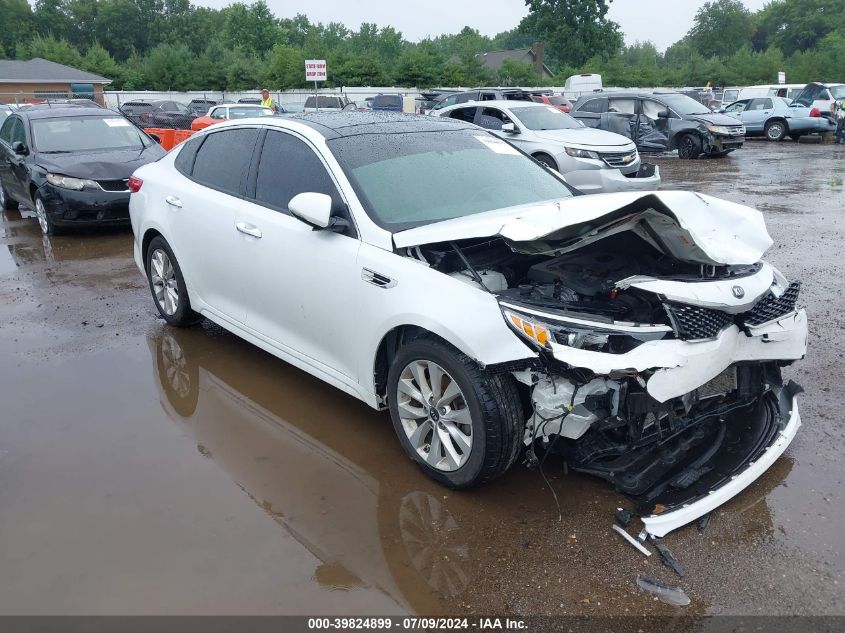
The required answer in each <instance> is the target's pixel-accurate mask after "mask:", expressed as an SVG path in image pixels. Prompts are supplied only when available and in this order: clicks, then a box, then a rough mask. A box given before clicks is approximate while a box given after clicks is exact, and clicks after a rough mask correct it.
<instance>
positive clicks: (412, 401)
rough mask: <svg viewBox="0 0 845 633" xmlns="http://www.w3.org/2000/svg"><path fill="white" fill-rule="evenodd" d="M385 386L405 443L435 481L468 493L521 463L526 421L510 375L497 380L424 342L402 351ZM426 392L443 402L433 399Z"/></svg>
mask: <svg viewBox="0 0 845 633" xmlns="http://www.w3.org/2000/svg"><path fill="white" fill-rule="evenodd" d="M441 372H442V374H441ZM418 376H419V378H418ZM400 381H401V383H402V384H401V385H400ZM420 381H422V382H424V383H425V384H424V385H423V386H422V388H420ZM387 385H388V391H387V393H388V401H389V402H388V403H389V407H390V417H391V418H392V420H393V428H394V430H395V431H396V435H397V436H398V437H399V442H400V443H401V444H402V448H404V449H405V452H406V453H407V454H408V456H409V457H410V458H411V459H412V460H414V461H415V462H416V463H417V465H418V466H419V467H420V468H421V469H422V471H423V472H424V473H425V474H426V475H428V476H429V477H431V478H432V479H434V480H435V481H438V482H440V483H441V484H444V485H446V486H448V487H450V488H468V487H471V486H476V485H479V484H483V483H486V482H488V481H490V480H492V479H495V478H496V477H498V476H500V475H501V474H502V473H504V472H505V471H506V470H507V469H508V468H510V467H511V465H512V464H513V463H514V461H516V458H517V455H518V454H519V450H520V447H521V446H522V430H523V428H524V426H525V419H524V415H523V411H522V405H521V402H520V399H519V393H518V392H517V388H516V384H515V383H514V379H513V377H512V376H510V375H509V374H496V375H491V374H489V373H487V372H486V371H484V370H482V369H480V368H479V367H478V365H477V364H476V363H475V362H474V361H473V360H472V359H470V358H469V357H468V356H467V355H466V354H462V353H461V352H459V351H458V350H456V349H454V348H452V347H451V346H449V345H448V344H446V343H444V342H442V341H440V340H439V339H436V338H434V337H422V338H418V339H416V340H414V341H411V342H410V343H407V344H405V345H404V346H402V347H401V348H400V349H399V351H398V352H397V354H396V357H395V358H394V360H393V363H392V365H391V366H390V371H389V372H388V377H387ZM427 391H431V392H438V393H439V395H440V397H439V398H437V397H432V398H429V397H427V396H428V395H429V394H427V393H426V392H427ZM413 393H416V397H414V396H413V395H411V394H413ZM449 394H452V396H451V398H450V396H449ZM433 395H434V396H437V395H438V394H437V393H434V394H433ZM432 410H434V411H435V412H434V413H432V412H431V411H432ZM459 420H461V421H459ZM456 427H457V428H458V430H459V431H460V432H461V433H460V434H457V433H456V432H455V428H456ZM467 440H469V441H468V442H467ZM467 444H468V447H467ZM434 451H436V453H435V452H434ZM450 453H451V455H452V459H451V460H450V457H449V454H450ZM441 455H442V456H443V457H442V458H441V457H440V456H441ZM455 458H457V459H455ZM456 466H457V467H456Z"/></svg>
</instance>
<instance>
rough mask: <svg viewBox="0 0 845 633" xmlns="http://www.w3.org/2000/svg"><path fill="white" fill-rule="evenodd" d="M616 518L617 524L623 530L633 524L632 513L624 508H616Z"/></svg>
mask: <svg viewBox="0 0 845 633" xmlns="http://www.w3.org/2000/svg"><path fill="white" fill-rule="evenodd" d="M615 517H616V522H617V523H618V524H619V525H620V526H622V527H623V528H626V527H628V524H629V523H630V522H631V513H630V512H628V511H627V510H625V509H624V508H616V514H615Z"/></svg>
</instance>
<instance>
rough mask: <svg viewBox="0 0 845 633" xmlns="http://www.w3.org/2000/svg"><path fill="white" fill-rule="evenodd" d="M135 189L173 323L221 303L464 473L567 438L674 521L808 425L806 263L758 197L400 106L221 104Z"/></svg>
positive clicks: (217, 315) (739, 482) (220, 318)
mask: <svg viewBox="0 0 845 633" xmlns="http://www.w3.org/2000/svg"><path fill="white" fill-rule="evenodd" d="M130 187H131V189H132V190H133V192H134V193H133V194H132V197H131V203H130V214H131V218H132V226H133V230H134V234H135V241H134V249H135V260H136V262H137V264H138V267H139V268H140V270H141V271H142V272H143V274H144V275H145V276H146V277H147V279H148V281H149V287H150V290H151V292H152V296H153V300H154V302H155V305H156V307H157V309H158V311H159V312H160V313H161V316H162V317H163V318H164V319H165V321H167V323H169V324H171V325H173V326H188V325H191V324H193V323H196V322H197V321H199V320H200V319H202V318H208V319H210V320H212V321H214V322H215V323H217V324H219V325H221V326H222V327H224V328H226V329H228V330H230V331H231V332H233V333H235V334H237V335H238V336H240V337H242V338H244V339H246V340H247V341H250V342H252V343H253V344H255V345H257V346H258V347H260V348H262V349H264V350H266V351H268V352H270V353H271V354H274V355H276V356H278V357H279V358H281V359H283V360H286V361H287V362H289V363H292V364H293V365H296V366H297V367H300V368H302V369H304V370H305V371H307V372H310V373H311V374H313V375H315V376H317V377H318V378H320V379H322V380H324V381H325V382H327V383H328V384H330V385H332V386H334V387H337V388H339V389H342V390H343V391H345V392H347V393H349V394H351V395H352V396H354V397H356V398H359V399H361V400H363V401H364V402H366V403H367V404H369V405H370V406H372V407H374V408H377V409H385V408H386V409H389V410H390V415H391V418H392V420H393V426H394V429H395V432H396V434H397V436H398V437H399V441H400V442H401V444H402V446H403V448H404V449H405V451H406V452H407V454H408V456H409V457H410V458H411V459H412V460H414V461H415V462H416V463H417V464H419V466H420V467H421V468H422V470H423V471H424V472H425V473H426V474H427V475H429V476H431V477H432V478H434V479H436V480H437V481H439V482H442V483H443V484H445V485H447V486H451V487H456V488H461V487H467V486H472V485H475V484H481V483H484V482H487V481H489V480H491V479H493V478H495V477H497V476H499V475H501V474H502V473H504V472H505V471H506V470H507V469H508V468H510V467H511V466H512V465H513V464H514V463H515V462H516V461H517V457H518V456H519V455H520V453H521V452H522V451H525V453H526V457H527V461H528V462H529V463H536V462H537V457H536V452H538V451H546V452H554V453H560V454H561V455H563V457H564V458H565V459H566V461H567V463H568V464H569V466H570V468H572V469H574V470H578V471H582V472H586V473H590V474H593V475H596V476H598V477H601V478H604V479H606V480H607V481H609V482H612V483H613V484H614V485H615V486H616V488H617V489H618V490H619V491H620V492H621V493H623V494H624V495H626V496H627V497H628V498H630V499H632V500H633V502H634V503H636V504H637V507H638V509H639V512H640V513H641V515H642V516H644V519H643V521H644V523H645V526H646V530H647V531H648V532H649V533H651V534H653V535H656V536H662V535H663V534H665V533H667V532H669V531H671V530H673V529H675V528H677V527H680V526H681V525H683V524H685V523H688V522H689V521H692V520H694V519H696V518H697V517H699V516H701V515H703V514H705V513H706V512H709V511H710V510H712V509H713V508H714V507H715V506H717V505H719V504H720V503H723V502H724V501H726V500H727V499H729V498H730V497H732V496H734V495H735V494H737V493H738V492H739V491H741V490H742V489H744V488H745V487H746V486H748V485H749V484H750V483H751V482H752V481H754V480H755V479H756V478H757V477H758V476H759V475H760V474H761V473H762V472H763V471H764V470H765V469H766V468H768V466H769V465H771V463H772V462H773V461H774V460H775V459H777V457H778V456H779V455H780V454H781V453H782V452H783V451H784V449H785V448H786V446H787V445H788V444H789V442H790V441H791V440H792V438H793V437H794V435H795V432H796V430H797V429H798V426H799V425H800V417H799V415H798V407H797V401H796V394H797V393H798V391H799V390H800V388H798V387H797V385H795V384H794V383H792V382H785V381H783V380H782V379H781V374H780V368H781V367H782V366H783V365H786V364H789V363H791V362H792V361H795V360H797V359H800V358H802V357H803V355H804V352H805V347H806V336H807V320H806V315H805V313H804V311H803V310H800V309H798V308H797V307H796V301H797V297H798V292H799V288H800V284H798V283H797V282H793V283H789V282H788V281H787V280H786V279H785V278H784V276H783V275H782V274H781V273H780V272H778V271H777V270H775V269H774V268H773V267H772V266H771V265H769V264H768V263H766V262H765V261H762V260H761V257H762V255H763V253H764V252H765V251H766V250H767V249H768V247H769V246H770V245H771V243H772V242H771V239H770V238H769V235H768V233H767V231H766V228H765V225H764V223H763V220H762V216H761V214H760V213H759V212H757V211H755V210H752V209H749V208H747V207H743V206H740V205H737V204H732V203H729V202H724V201H722V200H719V199H716V198H711V197H708V196H704V195H698V194H694V193H687V192H661V193H654V194H641V193H622V194H605V195H596V196H581V195H577V192H574V191H573V189H572V188H571V187H570V186H568V185H567V184H566V183H565V182H564V181H563V179H562V177H561V176H560V175H559V174H558V173H557V172H554V171H551V170H548V169H546V168H544V167H542V166H540V165H539V164H538V163H537V162H535V161H534V160H532V159H530V158H528V157H526V156H525V155H524V154H522V153H521V152H519V151H517V150H516V149H514V148H513V147H512V146H511V145H509V144H508V143H506V142H505V141H503V140H502V139H500V138H498V137H496V136H494V135H492V134H490V133H488V132H486V131H484V130H482V129H479V128H478V127H476V126H474V125H471V124H467V123H463V122H459V121H452V120H449V119H442V118H441V119H438V118H434V117H409V116H404V115H401V114H396V115H392V114H386V113H374V114H366V113H322V114H305V115H297V116H293V117H290V118H287V119H278V118H266V119H253V120H244V121H230V122H226V123H221V124H219V125H216V126H213V127H211V128H208V129H207V130H205V131H203V132H201V133H199V134H197V135H195V136H193V137H192V138H191V139H189V140H188V141H186V142H184V143H182V144H181V145H179V146H178V147H177V148H175V149H174V150H173V151H171V152H170V153H169V154H168V155H167V156H166V157H164V158H163V159H161V160H160V161H158V162H156V163H154V164H151V165H147V166H144V167H142V168H140V169H139V170H138V171H137V172H136V173H135V175H134V176H133V177H132V179H131V181H130ZM338 423H342V421H340V420H339V421H338ZM656 504H660V507H661V511H660V512H659V513H652V509H653V508H655V506H656Z"/></svg>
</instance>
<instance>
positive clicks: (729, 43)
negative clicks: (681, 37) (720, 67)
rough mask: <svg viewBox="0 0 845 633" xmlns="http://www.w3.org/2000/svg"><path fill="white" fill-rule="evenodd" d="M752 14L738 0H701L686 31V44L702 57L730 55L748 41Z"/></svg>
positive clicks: (751, 34) (752, 23)
mask: <svg viewBox="0 0 845 633" xmlns="http://www.w3.org/2000/svg"><path fill="white" fill-rule="evenodd" d="M754 32H755V25H754V18H753V16H752V14H751V11H749V10H748V9H747V8H746V7H745V5H744V4H743V3H742V2H740V0H713V1H712V2H705V3H704V5H702V7H701V8H700V9H699V10H698V12H697V13H696V14H695V19H694V21H693V27H692V29H690V31H689V33H687V38H688V39H689V43H690V46H691V47H692V49H693V50H695V51H696V52H697V53H699V54H700V55H702V56H704V57H715V56H717V55H720V54H727V55H730V54H732V53H734V52H736V51H737V50H739V49H740V48H742V47H743V46H748V45H749V44H750V43H751V38H752V36H753V35H754Z"/></svg>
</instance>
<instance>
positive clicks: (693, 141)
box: [678, 134, 702, 160]
mask: <svg viewBox="0 0 845 633" xmlns="http://www.w3.org/2000/svg"><path fill="white" fill-rule="evenodd" d="M701 151H702V149H701V139H700V138H698V137H697V136H696V135H695V134H684V135H683V136H681V138H679V139H678V158H684V159H686V160H695V159H697V158H698V157H699V156H701Z"/></svg>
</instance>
